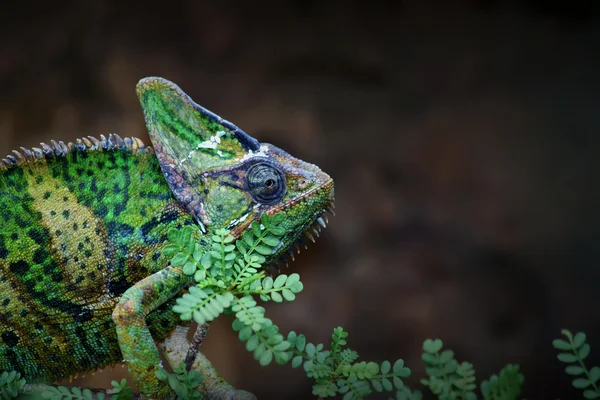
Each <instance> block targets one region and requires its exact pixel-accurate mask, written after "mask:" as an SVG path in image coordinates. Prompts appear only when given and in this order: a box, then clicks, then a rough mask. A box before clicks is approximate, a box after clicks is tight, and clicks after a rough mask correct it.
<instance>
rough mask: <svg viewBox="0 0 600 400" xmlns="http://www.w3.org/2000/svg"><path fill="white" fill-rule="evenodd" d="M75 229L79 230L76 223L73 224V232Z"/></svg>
mask: <svg viewBox="0 0 600 400" xmlns="http://www.w3.org/2000/svg"><path fill="white" fill-rule="evenodd" d="M77 229H79V225H78V224H77V223H74V224H73V230H74V231H76V230H77Z"/></svg>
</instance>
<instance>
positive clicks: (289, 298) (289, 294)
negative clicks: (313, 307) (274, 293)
mask: <svg viewBox="0 0 600 400" xmlns="http://www.w3.org/2000/svg"><path fill="white" fill-rule="evenodd" d="M281 294H282V295H283V297H284V298H285V299H286V300H287V301H294V300H295V299H296V295H295V294H294V293H293V292H292V291H291V290H289V289H283V291H282V292H281Z"/></svg>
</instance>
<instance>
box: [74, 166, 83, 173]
mask: <svg viewBox="0 0 600 400" xmlns="http://www.w3.org/2000/svg"><path fill="white" fill-rule="evenodd" d="M75 172H76V173H77V175H83V168H81V167H80V168H76V169H75Z"/></svg>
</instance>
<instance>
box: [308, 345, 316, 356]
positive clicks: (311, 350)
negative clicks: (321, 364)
mask: <svg viewBox="0 0 600 400" xmlns="http://www.w3.org/2000/svg"><path fill="white" fill-rule="evenodd" d="M305 350H306V354H308V356H309V357H314V355H315V352H316V351H317V349H315V345H314V344H312V343H308V344H307V345H306V349H305Z"/></svg>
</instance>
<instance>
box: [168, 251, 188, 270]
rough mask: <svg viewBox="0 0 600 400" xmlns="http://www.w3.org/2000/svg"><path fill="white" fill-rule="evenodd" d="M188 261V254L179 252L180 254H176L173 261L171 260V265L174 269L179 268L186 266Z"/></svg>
mask: <svg viewBox="0 0 600 400" xmlns="http://www.w3.org/2000/svg"><path fill="white" fill-rule="evenodd" d="M187 259H188V256H187V254H184V253H182V252H179V253H177V254H175V257H173V259H172V260H171V265H173V266H174V267H179V266H181V265H183V264H185V262H186V261H187Z"/></svg>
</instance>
